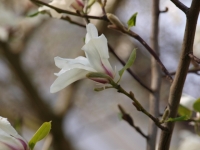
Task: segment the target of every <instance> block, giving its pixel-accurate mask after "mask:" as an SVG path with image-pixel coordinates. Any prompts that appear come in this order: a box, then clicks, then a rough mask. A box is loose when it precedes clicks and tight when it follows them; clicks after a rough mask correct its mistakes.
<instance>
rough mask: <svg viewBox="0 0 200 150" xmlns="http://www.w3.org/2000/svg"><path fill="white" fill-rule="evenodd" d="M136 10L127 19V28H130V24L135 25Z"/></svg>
mask: <svg viewBox="0 0 200 150" xmlns="http://www.w3.org/2000/svg"><path fill="white" fill-rule="evenodd" d="M137 14H138V13H137V12H136V13H134V14H133V15H132V16H131V18H130V19H129V20H128V22H127V24H128V30H130V28H131V27H132V26H135V25H136V18H137Z"/></svg>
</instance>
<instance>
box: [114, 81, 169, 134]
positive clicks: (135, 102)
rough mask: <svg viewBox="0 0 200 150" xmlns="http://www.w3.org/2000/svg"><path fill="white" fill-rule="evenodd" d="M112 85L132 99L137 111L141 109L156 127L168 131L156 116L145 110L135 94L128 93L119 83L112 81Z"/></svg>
mask: <svg viewBox="0 0 200 150" xmlns="http://www.w3.org/2000/svg"><path fill="white" fill-rule="evenodd" d="M112 86H113V88H115V89H117V91H118V92H119V93H122V94H124V95H126V96H127V97H129V98H130V99H131V100H132V101H133V105H134V106H135V107H136V109H137V110H138V111H141V112H142V113H143V114H145V115H146V116H148V117H149V118H151V119H152V120H153V121H154V123H155V124H156V125H157V127H158V128H160V129H161V130H164V131H168V128H167V127H165V126H162V125H161V124H160V121H159V120H158V118H155V117H154V116H152V115H151V114H150V113H149V112H147V111H146V109H144V107H143V106H142V105H141V104H140V102H139V101H138V100H137V99H136V98H135V96H134V94H133V93H132V92H130V93H128V92H126V91H125V90H124V89H123V88H122V87H121V86H120V85H118V84H116V83H115V82H112Z"/></svg>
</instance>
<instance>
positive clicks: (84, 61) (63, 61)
mask: <svg viewBox="0 0 200 150" xmlns="http://www.w3.org/2000/svg"><path fill="white" fill-rule="evenodd" d="M54 61H55V65H56V66H57V67H58V68H60V69H63V68H64V67H65V68H66V66H67V65H69V66H70V65H72V64H82V65H84V66H88V67H91V65H90V63H89V61H88V59H87V58H85V57H83V56H79V57H77V58H75V59H66V58H61V57H55V58H54Z"/></svg>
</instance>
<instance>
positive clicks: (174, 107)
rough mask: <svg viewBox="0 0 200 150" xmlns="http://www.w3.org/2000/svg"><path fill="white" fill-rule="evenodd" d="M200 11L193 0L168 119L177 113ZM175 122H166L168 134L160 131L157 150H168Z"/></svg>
mask: <svg viewBox="0 0 200 150" xmlns="http://www.w3.org/2000/svg"><path fill="white" fill-rule="evenodd" d="M199 11H200V0H193V1H192V4H191V7H190V9H189V11H188V12H187V14H186V16H187V21H186V28H185V34H184V39H183V44H182V50H181V51H182V52H181V56H180V60H179V65H178V69H177V72H176V76H175V79H174V82H173V83H172V86H171V88H170V94H169V100H168V103H169V110H170V112H169V117H170V118H175V117H176V115H177V111H178V106H179V102H180V98H181V95H182V90H183V86H184V83H185V79H186V75H187V72H188V68H189V64H190V57H189V56H188V54H189V53H191V52H192V50H193V44H194V36H195V31H196V25H197V20H198V16H199ZM174 125H175V122H168V123H166V124H165V126H166V127H167V128H168V129H169V131H168V132H166V131H162V132H161V136H160V142H159V147H158V150H169V147H170V142H171V137H172V133H173V129H174Z"/></svg>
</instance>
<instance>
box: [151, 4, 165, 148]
mask: <svg viewBox="0 0 200 150" xmlns="http://www.w3.org/2000/svg"><path fill="white" fill-rule="evenodd" d="M159 4H160V0H153V1H152V25H151V47H152V49H153V50H154V52H155V53H156V56H159V45H158V42H159V40H158V34H159V14H160V10H159ZM161 79H162V78H161V70H160V67H159V65H158V63H157V62H156V60H155V59H154V57H151V89H153V91H154V92H153V93H150V95H149V112H150V113H151V114H152V115H153V116H155V117H158V116H159V100H160V88H161ZM157 131H158V129H157V127H156V125H155V123H154V122H153V121H152V120H149V132H148V137H149V138H148V140H147V150H155V149H156V138H157Z"/></svg>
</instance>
